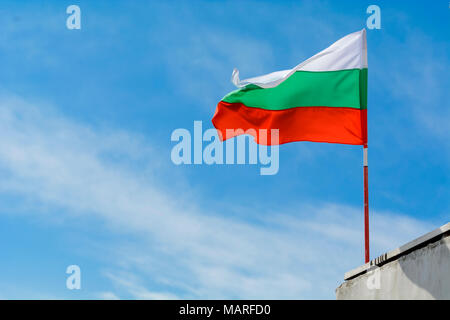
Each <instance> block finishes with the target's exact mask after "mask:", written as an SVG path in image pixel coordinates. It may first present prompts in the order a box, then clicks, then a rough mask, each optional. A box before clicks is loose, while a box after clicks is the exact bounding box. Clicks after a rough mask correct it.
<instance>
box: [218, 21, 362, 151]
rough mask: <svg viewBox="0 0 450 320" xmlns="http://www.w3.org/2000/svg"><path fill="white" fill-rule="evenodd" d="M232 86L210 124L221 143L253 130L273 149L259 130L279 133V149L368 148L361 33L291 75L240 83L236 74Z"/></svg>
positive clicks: (283, 73)
mask: <svg viewBox="0 0 450 320" xmlns="http://www.w3.org/2000/svg"><path fill="white" fill-rule="evenodd" d="M232 82H233V83H234V84H235V85H236V86H237V87H238V89H237V90H236V91H233V92H231V93H229V94H228V95H226V96H225V97H224V98H223V99H222V100H221V101H220V102H219V104H218V105H217V109H216V112H215V114H214V117H213V119H212V122H213V124H214V127H215V128H216V129H217V130H218V132H219V133H220V135H219V136H220V137H221V139H222V140H226V139H228V138H232V137H233V136H235V135H238V134H242V133H244V131H246V130H249V129H254V130H249V131H248V133H249V134H252V135H253V136H254V137H255V139H256V142H257V143H262V144H272V143H271V142H270V141H269V142H266V140H261V139H259V134H258V132H259V129H268V130H270V129H279V140H278V141H279V144H283V143H287V142H293V141H314V142H329V143H343V144H353V145H366V144H367V44H366V31H365V29H363V30H361V31H358V32H355V33H352V34H349V35H347V36H345V37H344V38H342V39H340V40H338V41H337V42H335V43H334V44H332V45H331V46H330V47H328V48H327V49H325V50H323V51H321V52H319V53H318V54H316V55H314V56H313V57H311V58H309V59H308V60H306V61H304V62H302V63H300V64H299V65H297V66H296V67H294V68H293V69H290V70H283V71H277V72H273V73H270V74H267V75H263V76H259V77H255V78H250V79H246V80H242V81H241V80H239V71H238V70H236V69H235V70H234V71H233V75H232ZM227 129H234V130H228V132H227ZM237 129H243V130H240V131H236V130H237Z"/></svg>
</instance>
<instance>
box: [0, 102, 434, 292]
mask: <svg viewBox="0 0 450 320" xmlns="http://www.w3.org/2000/svg"><path fill="white" fill-rule="evenodd" d="M0 128H1V132H2V134H1V135H0V173H1V175H2V179H1V181H0V190H1V192H2V193H5V194H15V195H20V196H21V197H23V198H24V199H31V200H32V201H35V202H36V203H40V204H44V205H45V206H48V207H50V208H58V209H59V210H58V212H60V213H59V215H58V216H49V215H46V216H45V217H46V219H49V220H50V221H51V220H53V219H54V220H58V221H62V223H64V220H65V219H66V218H69V217H70V218H71V219H89V218H91V217H92V218H95V219H98V220H100V221H103V222H104V224H105V225H106V227H105V228H107V230H108V232H112V233H116V234H129V235H132V236H133V237H132V239H130V240H129V241H127V242H124V243H122V244H121V245H117V244H111V243H108V242H105V243H101V244H100V246H102V249H103V250H101V251H99V252H101V253H97V258H98V259H99V260H101V261H102V262H103V263H104V262H105V261H107V262H108V268H107V270H108V271H107V272H106V273H105V276H106V277H107V278H108V279H110V280H111V281H112V283H114V285H115V288H116V291H117V292H116V291H114V292H112V291H111V290H107V291H105V292H103V294H100V295H99V297H103V298H105V297H106V298H108V297H109V298H115V297H118V298H127V297H131V298H144V299H162V298H287V299H289V298H292V299H299V298H313V297H314V298H333V295H334V288H335V287H337V285H338V284H339V282H340V280H341V279H342V277H343V273H344V272H345V271H347V270H348V269H350V268H352V267H355V266H356V265H358V264H359V263H360V260H361V259H360V258H361V257H362V240H363V235H362V227H361V226H362V213H361V208H354V207H350V206H345V205H341V204H326V203H318V204H314V205H311V204H301V203H299V204H297V205H296V206H295V207H290V208H288V207H286V208H278V207H277V208H267V212H265V214H262V215H261V219H259V220H256V221H253V222H252V223H250V222H248V221H245V220H241V219H240V218H239V217H238V216H236V215H234V216H233V217H229V216H227V214H226V213H227V211H228V210H231V209H232V208H233V204H230V205H229V207H222V208H218V207H214V205H213V203H212V202H210V203H209V205H205V204H206V203H208V202H207V201H205V200H204V199H200V198H198V194H196V193H195V190H190V188H189V187H188V188H187V189H186V188H180V187H178V186H177V185H174V183H172V180H171V177H170V175H168V176H166V177H163V178H161V177H160V176H159V175H158V174H156V173H155V172H154V171H160V170H161V169H162V170H166V171H167V172H168V171H170V167H171V166H172V163H171V162H170V159H169V158H167V159H165V158H164V157H163V156H161V154H163V155H165V154H166V153H164V152H160V151H161V150H159V149H158V148H157V147H156V144H154V143H152V142H151V141H147V140H145V139H143V138H142V137H140V136H139V135H136V134H134V133H129V132H123V131H122V132H121V131H116V130H114V128H109V129H94V128H92V127H89V126H87V125H83V124H81V123H77V122H75V121H71V120H69V119H68V118H66V117H64V116H63V115H61V114H58V113H57V112H55V111H54V110H53V111H52V109H51V108H50V107H48V106H45V105H42V104H41V103H35V102H27V101H24V100H23V99H21V98H19V97H14V96H11V95H8V94H3V95H2V96H1V97H0ZM168 139H169V137H168ZM153 164H155V165H156V167H153ZM164 167H166V168H165V169H164ZM180 178H182V177H180ZM241 210H242V209H241ZM245 210H252V209H251V208H246V209H245ZM28 211H29V210H28ZM34 212H35V214H39V213H41V212H40V210H39V207H37V208H36V210H35V211H34ZM432 227H433V226H432V224H431V223H428V222H423V221H419V220H416V219H411V218H408V217H406V216H404V215H400V214H396V213H390V212H377V211H373V219H372V234H373V242H372V244H373V252H375V253H377V252H378V253H381V252H384V251H386V250H389V249H392V248H394V247H396V246H398V245H401V244H402V243H403V242H405V241H407V240H411V239H412V238H414V237H415V236H419V235H420V234H422V233H423V232H425V231H429V230H430V229H431V228H432ZM92 238H93V239H95V234H92ZM95 241H99V240H97V239H96V240H95ZM87 251H89V249H88V250H87Z"/></svg>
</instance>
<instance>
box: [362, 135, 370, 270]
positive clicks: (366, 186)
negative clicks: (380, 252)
mask: <svg viewBox="0 0 450 320" xmlns="http://www.w3.org/2000/svg"><path fill="white" fill-rule="evenodd" d="M363 166H364V242H365V246H364V249H365V250H364V252H365V263H367V262H369V261H370V251H369V249H370V248H369V163H368V159H367V144H365V145H364V147H363Z"/></svg>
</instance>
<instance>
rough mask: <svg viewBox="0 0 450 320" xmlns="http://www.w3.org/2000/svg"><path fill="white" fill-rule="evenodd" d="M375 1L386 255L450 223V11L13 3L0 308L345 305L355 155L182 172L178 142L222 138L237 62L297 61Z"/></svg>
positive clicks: (376, 200)
mask: <svg viewBox="0 0 450 320" xmlns="http://www.w3.org/2000/svg"><path fill="white" fill-rule="evenodd" d="M71 4H77V5H79V6H80V8H81V17H82V18H81V19H82V22H81V23H82V28H81V30H68V29H67V28H66V19H67V17H68V15H67V14H66V8H67V6H69V5H71ZM371 4H377V5H378V6H380V8H381V17H382V28H381V30H368V55H369V98H368V99H369V101H368V126H369V165H370V171H369V181H370V210H371V237H372V248H371V249H372V256H373V257H375V256H377V255H378V254H381V253H383V252H385V251H388V250H391V249H393V248H395V247H397V246H399V245H401V244H403V243H404V242H406V241H409V240H412V239H413V238H415V237H417V236H419V235H421V234H423V233H425V232H428V231H430V230H431V229H434V228H436V227H439V226H440V225H443V224H444V223H446V222H448V220H449V216H450V203H449V199H450V191H449V190H450V185H449V184H450V181H449V178H450V166H449V163H450V161H449V159H450V152H449V150H450V145H449V142H448V140H449V139H448V138H449V136H450V132H449V125H448V124H449V123H450V105H449V100H448V90H449V84H450V83H449V82H450V80H449V79H450V78H449V77H448V76H447V75H448V74H449V73H450V55H449V52H450V41H449V30H450V28H449V27H450V22H449V21H450V20H449V18H450V17H449V15H450V9H449V4H448V1H377V2H373V1H358V2H357V3H356V2H355V1H276V2H269V1H185V2H184V1H178V2H176V1H174V2H170V3H163V2H150V1H149V2H144V1H77V2H73V1H26V2H25V1H21V2H18V1H2V3H1V4H0V14H1V17H2V19H0V29H1V30H2V32H1V33H0V66H1V72H0V133H1V134H0V252H1V255H0V299H7V298H13V299H14V298H32V299H39V298H41V299H42V298H44V299H45V298H58V299H59V298H62V299H64V298H70V299H102V298H121V299H139V298H144V299H160V298H190V299H199V298H203V299H212V298H237V299H241V298H242V299H244V298H248V299H252V298H286V299H313V298H325V299H333V298H334V289H335V288H336V287H337V286H338V285H339V283H340V282H342V280H343V275H344V273H345V272H346V271H348V270H350V269H352V268H354V267H357V266H359V265H360V264H362V262H363V234H362V230H363V229H362V227H363V220H362V219H363V213H362V201H363V193H362V182H363V181H362V150H361V149H362V148H361V147H360V146H346V145H332V144H321V143H308V142H300V143H291V144H287V145H283V146H281V148H280V170H279V172H278V174H277V175H274V176H261V175H259V166H254V165H253V166H252V165H241V166H237V165H234V166H232V165H229V166H225V165H222V166H207V165H201V166H193V165H191V166H187V165H184V166H183V165H182V166H175V165H174V164H173V163H172V162H171V160H170V151H171V148H172V147H173V146H174V143H173V142H171V141H170V135H171V133H172V131H173V130H175V129H177V128H187V129H190V130H192V128H193V121H194V120H201V121H203V126H204V129H206V128H210V127H211V126H212V125H211V122H210V120H211V118H212V115H213V114H214V110H215V106H216V104H217V102H218V101H219V100H220V99H221V98H222V97H223V96H224V95H225V94H226V93H228V92H229V91H231V90H233V86H232V84H231V83H230V76H231V71H232V70H233V68H234V67H237V68H239V69H240V72H241V77H242V78H248V77H252V76H257V75H261V74H264V73H269V72H272V71H276V70H282V69H287V68H291V67H293V66H295V65H297V64H298V63H299V62H301V61H303V60H305V59H306V58H308V57H310V56H312V55H313V54H315V53H317V52H319V51H320V50H322V49H324V48H326V47H327V46H328V45H330V44H331V43H333V42H334V41H336V40H338V39H339V38H340V37H342V36H344V35H346V34H348V33H351V32H354V31H357V30H360V29H362V28H363V27H365V22H366V19H367V17H368V15H367V14H366V8H367V7H368V6H369V5H371ZM72 264H76V265H79V266H80V268H81V274H82V289H81V290H68V289H67V288H66V278H67V275H66V274H65V270H66V268H67V266H69V265H72Z"/></svg>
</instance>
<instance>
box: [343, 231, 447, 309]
mask: <svg viewBox="0 0 450 320" xmlns="http://www.w3.org/2000/svg"><path fill="white" fill-rule="evenodd" d="M336 298H337V299H338V300H343V299H450V237H446V238H443V239H441V240H439V241H437V242H434V243H431V244H429V245H428V246H426V247H423V248H421V249H417V250H415V251H413V252H411V253H409V254H407V255H404V256H401V257H400V258H398V259H397V260H394V261H391V262H389V263H387V264H385V265H383V266H381V267H379V268H378V267H376V268H375V269H373V270H371V271H370V272H368V273H365V274H362V275H360V276H358V277H356V278H354V279H350V280H348V281H345V282H344V283H343V284H341V285H340V286H339V287H338V288H337V289H336Z"/></svg>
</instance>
